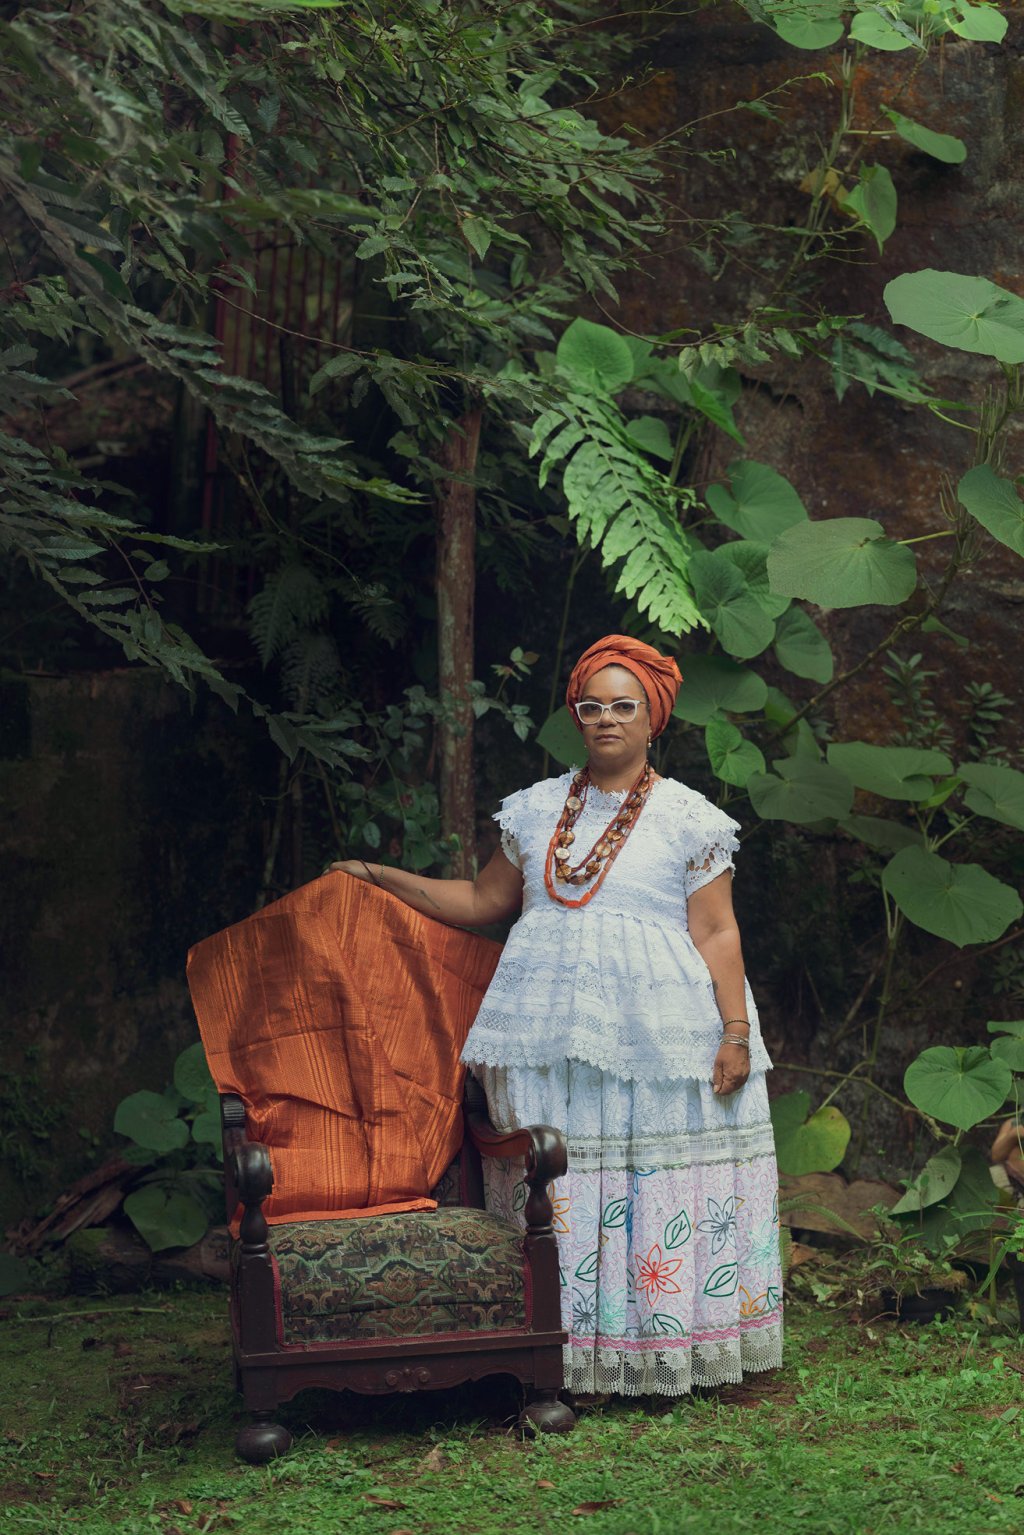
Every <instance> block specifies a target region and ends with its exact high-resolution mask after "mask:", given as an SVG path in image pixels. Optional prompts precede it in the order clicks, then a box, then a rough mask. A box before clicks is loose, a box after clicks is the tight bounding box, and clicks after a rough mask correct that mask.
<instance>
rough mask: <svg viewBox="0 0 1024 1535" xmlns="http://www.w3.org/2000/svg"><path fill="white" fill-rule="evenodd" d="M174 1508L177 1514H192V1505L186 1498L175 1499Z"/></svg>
mask: <svg viewBox="0 0 1024 1535" xmlns="http://www.w3.org/2000/svg"><path fill="white" fill-rule="evenodd" d="M174 1506H175V1508H176V1509H177V1510H178V1513H179V1514H190V1513H191V1512H192V1505H191V1503H190V1502H189V1501H188V1499H187V1498H175V1500H174Z"/></svg>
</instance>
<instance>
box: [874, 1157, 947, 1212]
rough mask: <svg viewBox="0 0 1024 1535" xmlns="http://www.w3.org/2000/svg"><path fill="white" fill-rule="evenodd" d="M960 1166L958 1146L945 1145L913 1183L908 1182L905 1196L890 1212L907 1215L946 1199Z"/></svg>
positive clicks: (925, 1165)
mask: <svg viewBox="0 0 1024 1535" xmlns="http://www.w3.org/2000/svg"><path fill="white" fill-rule="evenodd" d="M960 1168H961V1160H960V1153H959V1151H957V1149H956V1147H955V1146H943V1148H942V1150H941V1151H937V1152H936V1153H935V1155H934V1156H933V1157H929V1158H928V1160H927V1162H926V1163H925V1164H924V1166H923V1167H922V1169H921V1171H920V1173H919V1174H918V1175H917V1177H916V1178H915V1179H914V1181H913V1183H911V1184H908V1186H907V1192H906V1193H905V1194H904V1195H903V1198H902V1199H899V1200H897V1202H896V1203H895V1204H894V1205H893V1207H892V1209H891V1210H890V1211H889V1214H890V1215H906V1214H907V1213H908V1212H909V1211H910V1210H924V1209H926V1208H927V1206H928V1205H933V1204H936V1203H937V1202H938V1200H940V1199H945V1197H946V1195H947V1194H948V1193H949V1192H950V1190H951V1189H952V1188H953V1186H954V1184H955V1183H956V1180H957V1179H958V1178H959V1176H960Z"/></svg>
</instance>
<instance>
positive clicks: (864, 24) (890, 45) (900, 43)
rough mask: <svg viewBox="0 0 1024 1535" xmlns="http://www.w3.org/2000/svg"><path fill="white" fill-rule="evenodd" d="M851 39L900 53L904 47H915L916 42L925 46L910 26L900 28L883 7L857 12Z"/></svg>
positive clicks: (885, 50)
mask: <svg viewBox="0 0 1024 1535" xmlns="http://www.w3.org/2000/svg"><path fill="white" fill-rule="evenodd" d="M850 39H851V41H852V42H855V43H866V44H867V46H868V47H869V48H878V49H880V50H881V52H883V53H900V52H901V51H902V50H903V49H904V48H913V46H914V44H915V42H916V43H917V45H918V47H923V46H924V45H923V43H920V42H919V41H918V39H917V38H915V36H914V34H913V33H912V32H911V31H910V28H909V27H907V26H904V27H903V29H902V30H900V29H899V27H897V25H896V23H895V20H894V19H893V18H892V17H890V16H888V15H886V14H885V13H884V12H883V11H882V10H881V7H879V8H878V9H877V10H870V11H858V12H857V14H856V16H855V17H854V18H853V20H852V21H851V23H850Z"/></svg>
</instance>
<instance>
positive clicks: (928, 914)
mask: <svg viewBox="0 0 1024 1535" xmlns="http://www.w3.org/2000/svg"><path fill="white" fill-rule="evenodd" d="M882 884H883V886H884V888H885V890H886V891H887V893H888V894H889V895H890V896H891V897H892V899H893V900H894V901H895V903H896V905H897V906H898V907H899V909H900V911H902V912H903V914H904V915H905V916H907V917H909V918H910V920H911V922H914V923H916V925H917V926H918V927H923V928H924V930H925V932H926V933H935V934H936V935H937V937H939V938H945V939H947V940H948V941H949V942H950V943H955V944H956V946H957V947H958V948H963V947H964V945H965V944H969V943H991V942H993V940H995V939H996V938H1001V937H1002V935H1003V933H1005V932H1006V929H1007V928H1008V927H1009V926H1010V924H1011V923H1013V922H1016V921H1017V920H1018V918H1019V917H1020V916H1021V915H1022V914H1024V904H1022V902H1021V899H1020V896H1019V895H1018V894H1017V892H1016V891H1015V890H1014V889H1013V888H1012V887H1011V886H1010V885H1005V884H1003V882H1002V881H1001V880H998V879H995V878H993V876H992V875H991V874H989V872H988V870H987V869H983V868H982V867H981V865H980V864H976V863H957V864H954V863H949V862H948V861H947V860H946V859H945V858H942V857H941V856H940V855H939V854H938V853H932V852H926V851H925V849H924V848H919V847H907V848H904V849H903V850H902V851H901V852H899V853H897V854H896V856H895V858H893V859H892V861H891V862H890V863H889V864H887V865H886V867H885V869H884V871H883V873H882Z"/></svg>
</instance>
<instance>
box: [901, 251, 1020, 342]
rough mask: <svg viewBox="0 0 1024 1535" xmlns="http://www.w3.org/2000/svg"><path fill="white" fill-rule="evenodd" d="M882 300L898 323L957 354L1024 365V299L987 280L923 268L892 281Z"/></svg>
mask: <svg viewBox="0 0 1024 1535" xmlns="http://www.w3.org/2000/svg"><path fill="white" fill-rule="evenodd" d="M883 297H884V299H885V303H886V307H887V308H888V310H889V313H890V315H891V316H892V318H893V319H894V320H895V322H896V324H897V325H907V326H909V327H910V329H911V330H916V331H917V332H918V334H919V335H922V336H928V337H929V338H930V340H932V341H941V342H942V343H943V345H944V346H952V347H956V348H957V350H958V351H961V352H980V353H981V354H982V356H984V357H995V358H996V359H997V360H998V361H999V362H1024V299H1020V298H1018V297H1017V295H1016V294H1015V293H1008V292H1007V291H1006V289H1005V288H999V287H997V286H996V284H995V283H994V282H989V280H988V278H987V277H967V276H965V275H964V274H963V273H962V272H939V271H936V270H935V269H934V268H932V267H925V268H924V269H923V270H922V271H920V272H904V273H903V274H902V275H901V276H900V277H894V278H893V280H892V282H890V283H887V284H886V288H885V292H884V294H883Z"/></svg>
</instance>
